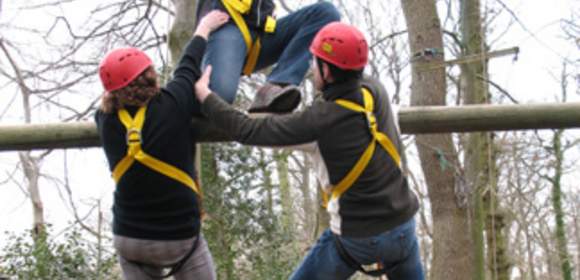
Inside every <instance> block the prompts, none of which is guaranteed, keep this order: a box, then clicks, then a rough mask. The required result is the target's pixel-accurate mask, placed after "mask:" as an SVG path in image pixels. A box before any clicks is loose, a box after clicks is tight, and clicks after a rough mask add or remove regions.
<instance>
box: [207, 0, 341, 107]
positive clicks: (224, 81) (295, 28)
mask: <svg viewBox="0 0 580 280" xmlns="http://www.w3.org/2000/svg"><path fill="white" fill-rule="evenodd" d="M212 9H220V10H222V11H226V12H228V13H229V14H230V16H231V20H230V22H229V23H228V24H226V25H225V26H224V27H223V28H220V30H218V31H217V32H215V33H213V34H212V35H211V36H210V38H209V41H208V47H207V53H206V55H205V57H204V60H203V65H204V67H205V65H208V64H211V65H212V67H213V70H214V71H213V74H212V75H211V81H210V86H211V87H212V89H214V90H215V91H216V92H218V93H219V94H220V95H221V96H222V98H224V99H225V100H226V101H227V102H229V103H230V104H231V103H233V102H234V99H235V97H236V93H237V91H238V84H239V78H240V74H244V75H250V74H252V73H253V72H255V71H258V70H261V69H264V68H266V67H268V66H271V65H274V64H275V66H274V67H273V69H272V71H271V72H270V74H269V75H268V77H267V83H266V84H265V85H264V86H263V87H261V89H260V90H258V91H257V93H256V95H255V97H254V102H253V103H252V105H251V106H250V108H249V111H250V112H279V113H281V112H290V111H292V110H294V109H295V108H296V106H298V104H299V102H300V91H299V90H298V88H297V87H296V86H297V85H299V84H300V83H301V82H302V80H303V79H304V75H305V73H306V71H307V70H308V61H309V60H310V53H309V52H308V46H309V45H310V42H311V41H312V38H314V35H315V34H316V32H318V30H320V28H322V27H323V26H325V25H326V24H327V23H329V22H333V21H338V20H340V14H339V12H338V11H337V9H336V8H335V7H334V6H333V5H332V4H331V3H330V2H326V1H319V2H317V3H316V4H313V5H309V6H306V7H303V8H301V9H299V10H297V11H294V12H292V13H290V14H288V15H287V16H284V17H282V18H280V19H277V20H276V19H275V18H274V9H275V5H274V1H273V0H200V1H199V2H198V8H197V18H200V17H201V16H202V15H204V14H205V13H206V12H207V11H209V10H212ZM236 15H239V17H236ZM257 45H259V46H261V47H257Z"/></svg>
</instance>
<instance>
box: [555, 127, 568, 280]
mask: <svg viewBox="0 0 580 280" xmlns="http://www.w3.org/2000/svg"><path fill="white" fill-rule="evenodd" d="M563 133H564V131H563V130H557V131H556V132H555V133H554V136H553V138H552V151H553V153H554V156H555V158H556V160H555V166H554V171H555V174H554V177H552V178H551V179H550V182H551V183H552V207H553V208H554V216H555V219H556V250H557V253H558V257H559V261H560V269H561V270H562V279H564V280H572V266H571V265H570V255H569V254H568V247H567V246H568V245H567V243H568V242H567V238H566V224H565V222H564V210H563V209H562V189H561V180H562V170H563V166H562V164H563V162H564V151H563V149H562V134H563Z"/></svg>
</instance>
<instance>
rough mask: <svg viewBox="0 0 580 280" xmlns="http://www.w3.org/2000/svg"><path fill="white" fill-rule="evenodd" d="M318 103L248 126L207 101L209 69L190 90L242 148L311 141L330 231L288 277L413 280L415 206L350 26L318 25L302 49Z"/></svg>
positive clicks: (390, 123)
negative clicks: (323, 172)
mask: <svg viewBox="0 0 580 280" xmlns="http://www.w3.org/2000/svg"><path fill="white" fill-rule="evenodd" d="M310 52H311V53H312V54H313V59H312V66H311V70H312V72H313V77H314V78H313V79H314V86H315V88H316V89H318V90H321V91H322V97H323V99H324V100H323V101H320V102H314V103H313V104H312V105H311V106H309V107H307V108H305V109H304V110H303V111H301V112H295V113H291V114H283V115H270V116H267V117H265V118H250V117H248V116H247V115H245V114H244V113H242V112H239V111H237V110H235V109H234V108H233V107H232V106H231V105H229V104H227V103H226V102H224V101H223V100H222V99H221V98H220V97H219V96H218V95H217V94H212V91H211V90H210V86H209V79H210V78H209V77H210V75H211V72H212V67H211V65H209V66H208V67H207V69H206V70H205V71H204V74H203V76H202V77H201V78H200V79H199V80H198V82H196V85H195V89H196V96H197V98H198V99H199V101H200V102H201V103H202V105H201V106H202V112H203V113H204V114H206V116H207V117H208V118H209V119H210V121H211V122H212V123H213V124H215V125H216V126H217V127H220V128H222V129H223V130H224V131H225V132H227V133H228V134H229V136H230V137H232V138H233V139H235V140H236V141H238V142H240V143H243V144H251V145H263V146H288V145H297V144H304V143H308V142H313V141H315V142H316V143H317V144H318V148H319V151H320V156H321V157H322V159H323V162H324V164H325V165H326V168H327V171H328V178H329V182H330V185H328V186H325V188H324V190H325V193H327V203H328V204H327V211H328V213H329V214H330V228H329V229H327V230H325V231H324V232H323V234H322V235H321V236H320V237H319V239H318V241H317V243H316V244H315V245H314V246H313V247H312V248H311V249H310V251H309V253H308V254H307V256H306V257H305V258H304V260H303V261H302V263H301V264H300V265H299V266H298V268H297V269H296V270H295V271H294V273H293V274H292V276H291V277H290V278H291V279H347V278H348V277H350V276H351V275H353V274H354V273H355V272H356V271H357V270H358V271H361V272H363V273H367V274H370V275H373V276H378V275H384V274H386V275H387V276H388V277H389V279H411V280H412V279H423V278H424V275H423V269H422V266H421V260H420V254H419V246H418V242H417V238H416V234H415V220H414V215H415V213H416V212H417V210H418V207H419V203H418V199H417V197H416V195H415V194H414V193H413V192H412V191H411V190H410V188H409V186H408V183H407V179H406V177H405V174H404V172H403V166H402V165H403V156H402V143H401V140H400V136H399V133H398V131H397V127H396V124H395V121H394V117H393V114H392V110H391V105H390V102H389V99H388V96H387V94H386V92H385V89H384V87H383V86H382V85H381V84H380V83H379V82H378V81H377V80H376V79H373V78H367V77H364V78H363V76H362V73H363V70H364V67H365V66H366V65H367V62H368V44H367V41H366V40H365V38H364V36H363V34H362V33H361V32H360V31H359V30H358V29H356V28H355V27H353V26H350V25H347V24H344V23H340V22H335V23H330V24H328V25H326V26H325V27H323V28H322V29H321V30H320V31H319V32H318V33H317V35H316V37H315V38H314V40H313V42H312V44H311V45H310Z"/></svg>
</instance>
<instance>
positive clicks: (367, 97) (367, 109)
mask: <svg viewBox="0 0 580 280" xmlns="http://www.w3.org/2000/svg"><path fill="white" fill-rule="evenodd" d="M362 95H363V105H364V107H363V106H361V105H359V104H357V103H354V102H352V101H348V100H344V99H338V100H336V101H335V103H336V104H338V105H340V106H342V107H344V108H346V109H348V110H352V111H355V112H359V113H363V114H365V117H366V119H367V124H368V126H369V131H370V133H371V136H372V139H371V142H370V143H369V145H368V147H367V148H366V149H365V151H364V152H363V154H362V155H361V157H360V158H359V159H358V161H357V162H356V164H355V165H354V167H353V168H352V169H351V170H350V171H349V172H348V173H347V174H346V176H345V177H344V178H342V180H340V182H339V183H338V184H337V185H336V186H334V188H333V190H332V193H331V197H330V199H338V198H339V197H340V196H341V195H342V194H343V193H344V192H345V191H347V190H348V189H349V188H350V187H351V186H352V185H353V184H354V182H355V181H356V180H357V179H358V178H359V177H360V175H361V174H362V172H363V171H364V170H365V168H366V167H367V165H368V164H369V162H370V161H371V159H372V157H373V154H374V152H375V149H376V146H377V142H378V143H379V145H381V147H383V149H384V150H385V151H386V152H387V153H388V154H389V156H390V157H391V158H392V159H393V161H394V162H395V164H396V165H397V167H399V168H400V167H401V156H400V155H399V152H398V151H397V148H396V147H395V145H394V144H393V142H392V141H391V139H389V137H388V136H387V135H386V134H384V133H382V132H380V131H379V130H378V126H377V118H376V117H375V114H374V112H373V111H374V107H375V105H374V99H373V95H372V94H371V92H370V91H369V90H368V89H366V88H364V87H363V88H362ZM327 196H328V194H327V193H326V192H323V198H324V202H323V203H324V206H326V205H327V201H328V200H329V199H328V197H327Z"/></svg>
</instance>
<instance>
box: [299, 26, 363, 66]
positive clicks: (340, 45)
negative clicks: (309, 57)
mask: <svg viewBox="0 0 580 280" xmlns="http://www.w3.org/2000/svg"><path fill="white" fill-rule="evenodd" d="M310 52H311V53H312V54H313V55H315V56H316V57H319V58H320V59H322V60H324V61H326V62H328V63H330V64H333V65H335V66H337V67H338V68H340V69H343V70H361V69H363V68H364V67H365V66H366V65H367V62H368V54H369V47H368V44H367V41H366V39H365V36H364V35H363V34H362V33H361V32H360V31H359V30H358V29H357V28H356V27H354V26H351V25H348V24H346V23H342V22H331V23H329V24H327V25H325V26H324V27H323V28H322V29H320V31H318V33H317V34H316V36H315V37H314V40H312V44H310Z"/></svg>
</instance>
